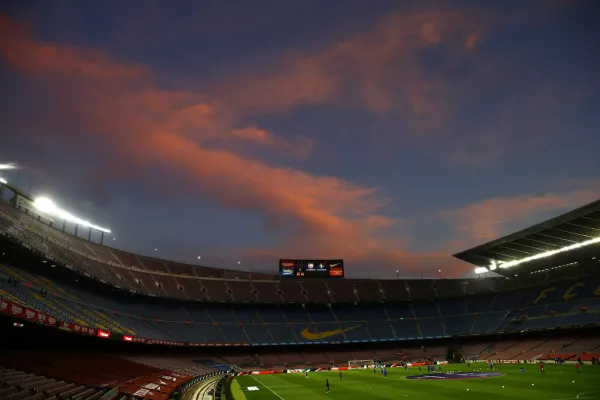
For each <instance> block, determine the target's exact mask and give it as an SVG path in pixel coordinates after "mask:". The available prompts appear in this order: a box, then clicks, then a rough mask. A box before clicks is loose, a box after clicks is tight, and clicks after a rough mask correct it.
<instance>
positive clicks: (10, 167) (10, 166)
mask: <svg viewBox="0 0 600 400" xmlns="http://www.w3.org/2000/svg"><path fill="white" fill-rule="evenodd" d="M15 168H17V167H16V166H15V164H12V163H10V164H0V169H15Z"/></svg>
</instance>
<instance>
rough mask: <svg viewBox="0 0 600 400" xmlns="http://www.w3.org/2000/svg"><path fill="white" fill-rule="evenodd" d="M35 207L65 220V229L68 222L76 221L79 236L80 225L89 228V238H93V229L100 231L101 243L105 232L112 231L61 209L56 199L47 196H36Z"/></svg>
mask: <svg viewBox="0 0 600 400" xmlns="http://www.w3.org/2000/svg"><path fill="white" fill-rule="evenodd" d="M33 207H35V208H36V209H37V210H38V211H40V212H41V213H44V214H48V215H51V216H53V217H56V218H60V219H62V220H63V230H64V227H65V223H66V222H71V223H74V224H75V236H77V231H78V228H79V226H82V227H85V228H89V232H88V240H91V237H92V231H93V230H96V231H99V232H100V234H101V239H100V242H101V243H102V242H103V241H104V234H105V233H110V229H107V228H103V227H101V226H98V225H94V224H92V223H90V222H89V221H86V220H83V219H81V218H78V217H76V216H74V215H73V214H71V213H70V212H68V211H65V210H63V209H61V208H60V207H58V206H57V205H56V204H55V203H54V201H52V200H51V199H49V198H47V197H38V198H36V199H35V200H34V202H33Z"/></svg>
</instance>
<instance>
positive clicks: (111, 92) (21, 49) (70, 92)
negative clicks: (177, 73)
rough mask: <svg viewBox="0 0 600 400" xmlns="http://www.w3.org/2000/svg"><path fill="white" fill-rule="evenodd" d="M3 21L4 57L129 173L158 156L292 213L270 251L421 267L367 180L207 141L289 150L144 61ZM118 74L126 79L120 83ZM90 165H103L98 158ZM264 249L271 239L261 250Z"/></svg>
mask: <svg viewBox="0 0 600 400" xmlns="http://www.w3.org/2000/svg"><path fill="white" fill-rule="evenodd" d="M9 25H12V23H10V24H9V23H7V22H6V19H3V23H2V31H3V32H5V33H6V32H8V33H10V34H11V36H12V37H13V38H15V40H14V41H13V42H11V43H10V44H6V43H4V42H3V43H2V44H0V54H1V55H2V57H3V58H4V59H6V60H9V61H10V62H11V64H12V65H13V66H15V67H16V68H18V69H20V70H23V71H26V72H27V73H30V74H35V75H36V76H37V77H38V78H40V79H43V80H46V81H47V82H48V83H49V84H51V85H58V86H60V87H61V89H62V93H63V96H62V97H61V99H62V100H64V101H66V102H67V103H68V104H69V107H68V109H67V110H65V114H67V115H69V117H70V118H71V119H70V120H69V125H70V126H71V127H73V128H76V130H77V131H78V132H86V133H85V134H81V133H80V134H78V135H86V136H85V137H79V139H80V140H86V139H89V140H92V139H93V140H102V142H103V145H104V146H106V147H107V148H109V149H110V156H111V170H123V171H128V172H129V173H131V171H132V169H133V168H135V169H144V168H146V167H149V166H152V165H154V164H157V163H160V164H161V165H166V166H168V167H169V168H171V169H172V170H173V172H174V173H179V174H186V175H188V176H190V177H192V178H193V179H194V181H195V182H196V183H197V184H198V185H200V186H201V187H202V188H203V189H204V192H205V193H207V194H208V195H209V196H211V197H212V198H213V199H215V200H216V201H218V202H219V203H220V204H222V205H224V206H227V207H230V208H235V209H242V210H249V211H253V212H259V213H261V214H263V215H264V216H265V221H266V222H267V223H268V224H269V225H271V226H275V227H276V226H277V220H279V219H281V218H290V217H291V218H293V219H294V220H295V221H296V224H295V225H296V226H297V228H296V229H295V231H293V232H291V233H287V234H284V235H280V243H279V245H278V248H277V251H278V252H281V251H286V252H287V254H291V253H296V254H299V255H300V254H304V255H306V254H313V255H314V256H320V257H331V256H340V255H343V256H344V257H349V258H352V259H354V260H356V261H360V260H372V261H373V262H385V263H388V264H390V265H395V266H396V268H398V266H399V265H402V266H403V267H404V268H415V269H418V270H419V271H421V270H423V268H426V267H427V266H426V265H424V262H423V256H422V255H419V254H412V253H410V252H407V251H403V250H400V249H398V245H399V244H402V243H404V239H403V238H401V237H396V238H394V237H379V234H380V232H382V231H385V230H386V229H389V228H391V227H394V226H396V224H398V223H399V222H400V221H397V220H395V219H392V218H388V217H385V216H383V215H380V214H379V213H378V211H379V210H380V208H381V207H382V206H383V205H385V204H387V203H388V201H389V200H388V199H382V198H381V197H380V196H379V195H378V194H377V192H376V190H375V189H374V188H369V187H363V186H360V185H358V184H354V183H352V182H349V181H346V180H343V179H339V178H335V177H330V176H319V175H315V174H309V173H306V172H303V171H300V170H295V169H290V168H284V167H276V166H272V165H269V164H267V163H265V162H262V161H259V160H257V159H253V158H251V157H250V156H248V155H241V154H236V153H235V152H232V151H229V150H227V149H222V148H213V147H210V146H207V145H206V144H207V143H210V142H211V141H213V140H215V139H228V140H233V141H236V140H241V141H244V142H254V143H260V144H265V145H269V146H271V145H274V144H275V145H276V144H277V143H284V150H285V149H289V150H290V151H292V145H291V144H290V143H289V142H281V141H279V139H278V138H277V137H276V136H275V135H274V134H273V133H271V132H267V131H264V130H262V129H260V128H257V127H255V126H249V127H246V128H243V127H242V128H237V127H235V128H234V127H233V123H234V122H235V121H236V118H237V116H236V115H235V108H234V107H230V106H228V107H224V106H222V105H221V104H220V103H219V102H214V101H212V100H211V97H210V96H205V95H202V94H196V93H188V92H178V91H164V90H160V89H158V88H156V87H155V86H153V85H152V84H151V83H149V81H147V80H146V79H145V77H144V74H142V73H141V72H142V71H145V69H144V68H141V67H136V66H129V65H125V64H122V63H120V62H118V61H115V60H111V59H110V58H109V57H107V56H105V55H102V54H100V53H97V52H93V51H89V50H87V49H79V48H75V47H63V46H59V45H54V44H49V43H41V42H38V41H36V40H33V39H32V38H31V37H30V36H27V35H25V34H24V33H23V32H20V31H19V30H10V27H9ZM92 59H93V60H94V61H93V62H92V61H90V60H92ZM32 60H39V62H32ZM88 62H89V63H90V64H88ZM78 68H79V69H80V76H83V77H85V78H86V79H85V80H83V81H82V80H79V81H77V82H76V83H73V82H72V80H71V74H72V71H73V70H74V69H78ZM309 74H310V72H309ZM123 78H127V79H128V82H127V84H123V82H122V80H123ZM136 78H137V79H136ZM275 86H277V85H275ZM275 86H274V88H275ZM318 88H319V89H322V88H323V86H322V85H321V84H320V83H318V82H316V83H315V86H314V87H313V89H314V90H319V89H318ZM311 90H312V89H311ZM262 92H266V93H269V91H268V90H264V89H263V90H262ZM65 99H66V100H65ZM46 118H48V117H46ZM54 122H55V121H53V120H52V117H50V119H48V120H45V121H42V122H41V125H44V124H46V126H52V124H53V123H54ZM53 134H54V135H64V136H63V137H62V138H61V137H56V139H57V140H58V139H62V140H65V141H66V140H68V139H71V138H72V136H71V135H70V134H69V133H68V132H62V131H61V132H60V133H56V132H55V133H53ZM87 167H89V168H93V167H94V166H93V165H89V166H87ZM98 168H102V169H103V170H104V169H105V168H106V166H98ZM270 251H275V249H264V250H263V251H262V252H263V253H268V252H270ZM259 252H260V251H259ZM440 256H441V255H437V254H432V255H426V256H425V259H426V260H427V259H432V260H436V261H437V260H438V258H439V257H440Z"/></svg>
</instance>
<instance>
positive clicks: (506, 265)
mask: <svg viewBox="0 0 600 400" xmlns="http://www.w3.org/2000/svg"><path fill="white" fill-rule="evenodd" d="M595 243H600V237H597V238H593V239H590V240H586V241H583V242H579V243H575V244H572V245H570V246H565V247H561V248H560V249H556V250H550V251H546V252H544V253H539V254H535V255H533V256H530V257H525V258H522V259H520V260H515V261H509V262H503V263H500V264H499V265H498V266H499V267H500V268H510V267H514V266H516V265H519V264H522V263H524V262H527V261H533V260H538V259H540V258H546V257H550V256H553V255H555V254H558V253H564V252H565V251H571V250H575V249H579V248H581V247H585V246H589V245H591V244H595Z"/></svg>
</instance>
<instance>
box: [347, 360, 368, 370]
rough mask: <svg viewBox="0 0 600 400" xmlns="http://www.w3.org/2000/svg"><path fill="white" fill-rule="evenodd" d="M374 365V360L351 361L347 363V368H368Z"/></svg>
mask: <svg viewBox="0 0 600 400" xmlns="http://www.w3.org/2000/svg"><path fill="white" fill-rule="evenodd" d="M373 365H375V361H374V360H352V361H348V368H349V369H352V368H369V367H372V366H373Z"/></svg>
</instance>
